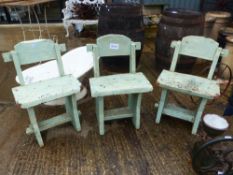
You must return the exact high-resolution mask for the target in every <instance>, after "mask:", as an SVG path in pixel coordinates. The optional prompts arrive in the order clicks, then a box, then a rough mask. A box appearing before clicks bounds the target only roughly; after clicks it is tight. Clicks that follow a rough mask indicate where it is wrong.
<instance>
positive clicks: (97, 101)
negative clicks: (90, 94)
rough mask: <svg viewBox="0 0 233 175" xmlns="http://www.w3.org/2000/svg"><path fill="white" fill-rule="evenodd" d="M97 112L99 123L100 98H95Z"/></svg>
mask: <svg viewBox="0 0 233 175" xmlns="http://www.w3.org/2000/svg"><path fill="white" fill-rule="evenodd" d="M95 109H96V110H95V111H96V117H97V120H98V122H99V99H98V98H95Z"/></svg>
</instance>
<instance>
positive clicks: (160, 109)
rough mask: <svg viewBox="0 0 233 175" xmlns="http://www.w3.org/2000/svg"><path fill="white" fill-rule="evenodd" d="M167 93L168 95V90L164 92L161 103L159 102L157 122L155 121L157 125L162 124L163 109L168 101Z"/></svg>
mask: <svg viewBox="0 0 233 175" xmlns="http://www.w3.org/2000/svg"><path fill="white" fill-rule="evenodd" d="M167 93H168V90H166V89H163V90H162V93H161V97H160V101H159V106H158V109H157V115H156V120H155V122H156V123H160V120H161V117H162V112H163V108H164V105H165V103H166V100H167Z"/></svg>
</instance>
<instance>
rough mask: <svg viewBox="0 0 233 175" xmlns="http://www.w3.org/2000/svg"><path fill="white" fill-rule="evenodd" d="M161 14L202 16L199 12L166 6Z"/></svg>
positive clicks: (180, 16) (188, 16) (190, 16)
mask: <svg viewBox="0 0 233 175" xmlns="http://www.w3.org/2000/svg"><path fill="white" fill-rule="evenodd" d="M163 15H165V16H170V17H177V18H194V17H200V16H202V14H201V13H200V12H197V11H192V10H187V9H179V8H167V9H165V10H164V11H163Z"/></svg>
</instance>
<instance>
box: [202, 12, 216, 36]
mask: <svg viewBox="0 0 233 175" xmlns="http://www.w3.org/2000/svg"><path fill="white" fill-rule="evenodd" d="M215 20H216V18H214V17H211V16H207V15H206V16H205V25H204V36H205V37H207V38H210V37H211V33H212V29H213V27H214V23H215Z"/></svg>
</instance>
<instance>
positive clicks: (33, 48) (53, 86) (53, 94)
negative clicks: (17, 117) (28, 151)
mask: <svg viewBox="0 0 233 175" xmlns="http://www.w3.org/2000/svg"><path fill="white" fill-rule="evenodd" d="M65 50H66V48H65V45H64V44H57V43H54V42H53V41H52V40H47V39H41V40H31V41H24V42H20V43H18V44H16V45H15V47H14V50H13V51H11V52H7V53H3V59H4V61H5V62H11V61H13V62H14V66H15V69H16V72H17V75H18V78H19V82H20V84H21V86H18V87H14V88H12V92H13V95H14V98H15V101H16V103H17V104H19V105H20V106H21V108H24V109H27V111H28V115H29V119H30V123H31V124H30V125H29V127H28V128H27V129H26V133H27V134H32V133H34V134H35V137H36V140H37V142H38V144H39V145H40V146H44V143H43V140H42V137H41V131H44V130H47V129H49V128H52V127H55V126H58V125H61V124H64V123H66V122H70V121H72V124H73V126H74V128H75V129H76V130H77V131H80V130H81V127H80V122H79V112H78V111H77V106H76V100H75V93H77V92H79V91H80V85H81V84H80V82H79V81H78V80H76V79H75V78H74V77H73V76H71V75H65V73H64V68H63V64H62V60H61V52H62V51H65ZM53 59H56V61H57V65H58V70H59V73H60V77H57V78H53V79H49V80H45V81H40V82H36V83H32V84H27V85H26V84H25V81H24V77H23V74H22V69H21V65H26V64H32V63H36V62H41V61H47V60H53ZM62 97H66V103H65V107H66V113H65V114H62V115H58V116H55V117H53V118H50V119H47V120H43V121H41V122H37V119H36V114H35V110H34V107H35V106H37V105H39V104H42V103H45V102H48V101H52V100H55V99H58V98H62Z"/></svg>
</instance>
